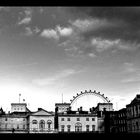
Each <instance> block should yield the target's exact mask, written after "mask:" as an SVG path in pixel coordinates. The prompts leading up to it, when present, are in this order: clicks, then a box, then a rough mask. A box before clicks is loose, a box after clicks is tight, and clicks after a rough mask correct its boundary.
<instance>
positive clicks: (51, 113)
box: [30, 108, 54, 116]
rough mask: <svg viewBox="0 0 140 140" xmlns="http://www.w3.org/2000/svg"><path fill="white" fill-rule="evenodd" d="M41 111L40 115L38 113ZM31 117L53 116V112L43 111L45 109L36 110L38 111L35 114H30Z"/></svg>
mask: <svg viewBox="0 0 140 140" xmlns="http://www.w3.org/2000/svg"><path fill="white" fill-rule="evenodd" d="M41 111H43V112H44V113H43V112H42V114H39V112H41ZM30 115H31V116H34V115H35V116H40V115H45V116H46V115H54V112H52V111H47V110H45V109H43V108H38V110H37V111H35V112H32V113H31V114H30Z"/></svg>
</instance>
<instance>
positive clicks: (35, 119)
mask: <svg viewBox="0 0 140 140" xmlns="http://www.w3.org/2000/svg"><path fill="white" fill-rule="evenodd" d="M28 120H29V121H28V126H29V132H30V133H52V132H54V113H53V112H48V111H46V110H44V109H42V108H38V111H36V112H33V113H31V114H30V115H29V116H28Z"/></svg>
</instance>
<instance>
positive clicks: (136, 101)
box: [126, 94, 140, 107]
mask: <svg viewBox="0 0 140 140" xmlns="http://www.w3.org/2000/svg"><path fill="white" fill-rule="evenodd" d="M135 104H140V94H137V95H136V97H135V98H134V99H133V100H132V101H131V103H130V104H128V105H126V107H128V106H131V105H135Z"/></svg>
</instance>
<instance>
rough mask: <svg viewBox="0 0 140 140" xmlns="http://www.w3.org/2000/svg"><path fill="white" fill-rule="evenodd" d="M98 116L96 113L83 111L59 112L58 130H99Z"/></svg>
mask: <svg viewBox="0 0 140 140" xmlns="http://www.w3.org/2000/svg"><path fill="white" fill-rule="evenodd" d="M97 131H98V118H97V114H96V113H92V112H90V111H83V110H82V108H80V109H78V111H71V110H69V111H66V112H63V113H58V132H69V133H70V132H97Z"/></svg>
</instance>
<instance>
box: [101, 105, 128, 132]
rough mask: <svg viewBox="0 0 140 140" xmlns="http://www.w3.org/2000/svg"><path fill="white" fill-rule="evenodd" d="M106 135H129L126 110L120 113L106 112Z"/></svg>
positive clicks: (121, 110) (119, 111)
mask: <svg viewBox="0 0 140 140" xmlns="http://www.w3.org/2000/svg"><path fill="white" fill-rule="evenodd" d="M103 114H104V116H105V119H104V126H105V133H127V116H126V108H123V109H120V110H118V111H105V112H104V113H103Z"/></svg>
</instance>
